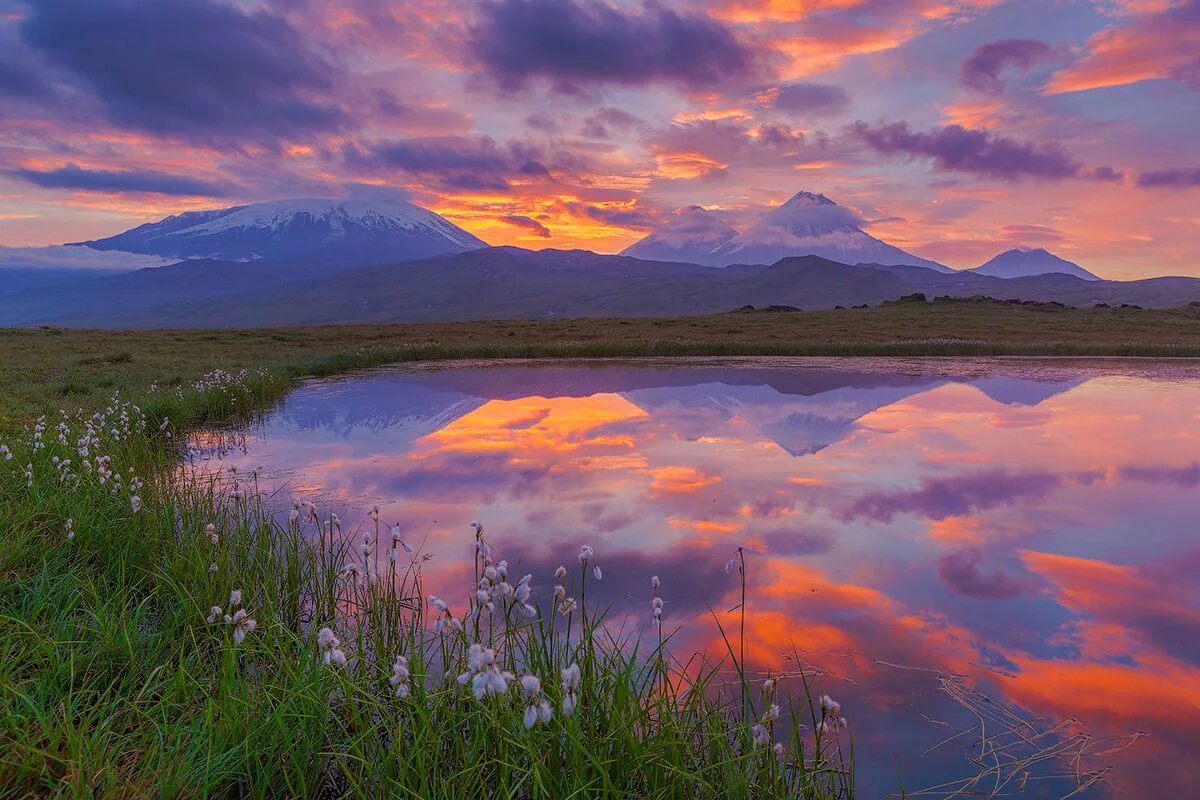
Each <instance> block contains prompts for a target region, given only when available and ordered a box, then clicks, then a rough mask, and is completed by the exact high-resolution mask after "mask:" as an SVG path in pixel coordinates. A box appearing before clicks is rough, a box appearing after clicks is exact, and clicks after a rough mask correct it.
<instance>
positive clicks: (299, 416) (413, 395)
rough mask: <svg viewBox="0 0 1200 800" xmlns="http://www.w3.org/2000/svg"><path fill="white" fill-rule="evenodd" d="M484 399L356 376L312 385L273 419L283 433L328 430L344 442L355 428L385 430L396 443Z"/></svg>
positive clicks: (401, 380) (399, 378)
mask: <svg viewBox="0 0 1200 800" xmlns="http://www.w3.org/2000/svg"><path fill="white" fill-rule="evenodd" d="M485 402H486V400H484V399H482V398H480V397H476V396H472V395H469V394H464V393H462V392H456V391H450V390H442V389H431V388H428V387H425V386H421V385H420V384H417V383H413V382H411V381H409V380H407V379H406V376H403V375H379V376H372V377H355V378H354V379H352V380H342V381H336V382H321V383H314V384H311V385H309V386H306V387H304V388H302V389H299V390H297V391H295V392H293V393H292V394H290V395H288V397H287V399H286V400H285V401H284V404H283V407H282V408H281V409H280V410H279V411H278V412H277V413H276V414H274V415H273V417H272V421H273V423H274V424H277V425H279V426H281V427H283V428H284V429H291V430H298V431H318V430H324V431H329V432H330V434H331V435H332V438H345V437H348V436H350V435H351V433H352V432H353V431H354V430H355V429H365V430H369V431H375V432H381V431H388V432H389V439H391V440H394V441H396V442H398V443H399V442H414V441H416V440H417V439H419V438H421V437H422V436H425V435H426V434H429V433H433V432H434V431H437V430H440V429H442V428H444V427H445V426H446V425H449V424H450V423H452V422H454V421H455V420H456V419H459V418H461V417H463V416H465V415H467V414H470V413H471V412H472V411H474V410H475V409H477V408H479V407H480V406H482V405H483V404H484V403H485Z"/></svg>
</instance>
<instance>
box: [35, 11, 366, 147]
mask: <svg viewBox="0 0 1200 800" xmlns="http://www.w3.org/2000/svg"><path fill="white" fill-rule="evenodd" d="M22 35H23V38H24V40H25V42H26V44H27V45H28V46H29V47H31V48H33V49H35V50H38V51H40V52H41V53H42V54H43V55H44V56H45V57H46V58H47V59H48V60H49V61H50V62H51V63H53V64H54V65H56V66H58V67H60V68H61V69H62V70H63V73H64V75H69V76H70V77H71V79H72V82H74V83H75V84H77V85H78V86H79V87H80V88H83V89H84V90H85V91H86V92H88V93H90V94H91V95H93V96H94V97H95V99H96V101H98V102H99V104H100V106H101V107H102V108H103V110H104V112H105V113H106V115H107V116H108V117H109V118H110V119H111V120H112V121H113V122H115V123H117V124H118V125H122V126H126V127H131V128H137V129H142V130H146V131H150V132H153V133H159V134H169V135H175V136H181V137H185V138H189V139H203V140H220V141H227V140H230V139H235V138H239V137H249V138H251V139H254V140H258V141H263V142H272V141H275V140H277V139H279V138H281V137H286V136H289V135H292V134H296V133H301V132H311V131H332V130H337V129H340V128H344V127H346V126H348V124H349V119H348V117H347V115H346V113H345V112H344V111H343V110H342V109H341V108H340V107H339V106H338V105H337V104H336V103H335V102H333V101H332V100H331V94H332V88H333V87H332V79H331V75H333V74H335V73H336V69H335V68H334V67H333V66H332V65H331V64H329V63H328V62H327V61H325V60H324V59H323V58H321V57H320V56H318V55H316V54H315V53H313V52H312V51H310V50H309V49H308V48H307V47H306V46H305V42H304V40H303V38H302V37H301V36H300V35H299V34H298V33H297V31H296V30H295V29H294V28H292V26H291V25H290V24H289V23H288V22H287V20H285V19H283V18H282V17H278V16H275V15H272V14H270V13H267V12H265V11H254V12H248V11H242V10H240V9H238V8H235V7H233V6H231V5H226V4H224V3H218V2H213V0H88V1H87V2H83V1H82V0H38V2H36V3H34V4H32V7H31V10H30V14H29V17H28V19H27V20H26V21H25V23H24V26H23V28H22Z"/></svg>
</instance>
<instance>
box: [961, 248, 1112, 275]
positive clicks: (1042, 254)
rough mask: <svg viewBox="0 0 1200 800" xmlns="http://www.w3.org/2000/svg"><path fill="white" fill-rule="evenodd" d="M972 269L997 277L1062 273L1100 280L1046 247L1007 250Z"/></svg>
mask: <svg viewBox="0 0 1200 800" xmlns="http://www.w3.org/2000/svg"><path fill="white" fill-rule="evenodd" d="M972 271H973V272H978V273H979V274H980V275H994V276H995V277H997V278H1025V277H1028V276H1030V275H1046V274H1049V273H1062V274H1063V275H1074V276H1075V277H1076V278H1082V279H1083V280H1085V281H1098V280H1100V278H1098V277H1097V276H1095V275H1093V274H1092V273H1090V272H1088V271H1087V270H1086V269H1084V268H1083V267H1081V266H1079V265H1078V264H1075V263H1072V262H1070V261H1067V260H1066V259H1065V258H1059V257H1058V256H1056V255H1054V254H1053V253H1051V252H1049V251H1047V250H1046V249H1045V248H1044V247H1039V248H1036V249H1034V250H1006V251H1005V252H1003V253H1001V254H1000V255H998V256H996V257H994V258H993V259H991V260H990V261H988V262H987V263H985V264H981V265H980V266H978V267H976V268H975V269H974V270H972Z"/></svg>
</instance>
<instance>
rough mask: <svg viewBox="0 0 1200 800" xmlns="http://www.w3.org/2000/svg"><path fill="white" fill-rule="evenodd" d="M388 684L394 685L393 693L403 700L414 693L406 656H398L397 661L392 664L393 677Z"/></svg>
mask: <svg viewBox="0 0 1200 800" xmlns="http://www.w3.org/2000/svg"><path fill="white" fill-rule="evenodd" d="M388 683H390V684H391V685H392V691H393V693H394V694H395V695H396V697H399V698H401V699H404V698H405V697H408V695H409V693H410V692H411V691H412V683H411V681H410V680H409V672H408V658H406V657H405V656H396V660H395V661H394V662H393V663H392V677H390V678H388Z"/></svg>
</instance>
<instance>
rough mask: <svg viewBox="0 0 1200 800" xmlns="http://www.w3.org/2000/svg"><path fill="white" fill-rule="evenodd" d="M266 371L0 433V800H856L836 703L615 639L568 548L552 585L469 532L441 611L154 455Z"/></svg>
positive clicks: (369, 533)
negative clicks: (512, 566) (452, 595)
mask: <svg viewBox="0 0 1200 800" xmlns="http://www.w3.org/2000/svg"><path fill="white" fill-rule="evenodd" d="M395 356H396V353H394V352H393V353H388V352H384V351H381V350H370V351H360V352H359V353H358V354H356V355H352V356H348V357H346V358H340V359H331V360H329V361H326V362H323V363H318V364H313V365H309V366H308V369H309V370H310V371H312V372H317V373H320V372H324V371H335V370H337V369H342V368H345V367H347V366H350V365H353V366H362V365H364V364H366V363H370V362H371V361H372V360H374V359H379V360H381V361H382V360H391V359H393V358H394V357H395ZM291 374H292V370H276V371H264V372H258V373H239V374H228V373H220V372H218V373H213V374H210V375H208V376H206V377H204V378H203V379H201V380H198V381H195V382H193V383H189V384H186V385H179V386H176V387H173V388H169V389H168V388H159V389H158V390H157V391H156V392H154V393H152V394H150V395H149V396H148V397H147V398H145V400H144V402H140V403H136V404H135V403H132V402H128V401H123V400H122V399H121V398H119V397H114V398H112V400H111V401H110V402H109V403H108V404H107V405H106V406H105V407H104V408H103V409H101V410H99V411H97V412H96V413H95V414H94V415H91V416H86V415H83V414H80V415H68V414H66V413H65V412H63V413H59V414H57V415H55V416H52V417H47V418H42V419H39V420H38V421H37V422H36V423H35V424H34V425H33V427H32V429H31V430H28V431H26V432H25V433H24V434H23V435H21V436H18V437H16V438H9V440H8V441H6V443H5V444H4V448H5V449H3V450H0V496H2V497H3V498H4V501H5V514H4V515H3V517H2V518H0V574H3V576H4V580H3V583H2V584H0V787H2V788H0V793H3V794H5V795H9V796H102V797H143V796H168V797H186V796H218V797H233V796H264V797H265V796H331V797H375V796H402V797H419V798H443V797H496V798H532V797H553V798H570V797H598V796H605V797H661V798H667V797H714V798H715V797H747V798H749V797H755V798H757V797H763V798H773V797H780V798H782V797H789V798H811V799H812V800H825V799H826V798H844V797H851V796H852V795H853V778H852V764H851V763H850V760H849V759H848V758H847V756H846V754H845V753H844V751H843V750H842V749H841V747H842V745H841V743H842V740H844V739H845V738H846V735H845V733H841V734H840V735H839V734H838V729H839V728H840V727H841V723H840V720H839V719H838V718H837V716H836V713H837V711H836V707H835V706H831V705H830V704H829V703H825V704H824V705H822V704H820V703H816V704H814V703H813V702H812V701H811V695H810V694H809V693H808V684H807V682H806V680H805V678H804V676H800V677H799V678H789V679H787V680H785V681H781V682H780V683H778V684H774V685H772V686H770V687H769V688H760V687H758V686H756V687H750V686H749V684H748V682H747V681H746V679H745V678H744V670H743V669H742V667H741V664H740V661H739V659H738V657H737V656H736V652H737V649H738V648H737V646H735V645H734V643H732V642H730V643H729V652H730V656H729V658H728V659H724V660H721V661H719V662H715V663H713V662H706V661H704V660H702V659H698V658H695V657H692V658H686V659H678V658H675V657H673V656H672V654H671V652H670V637H669V636H667V637H660V638H658V639H657V641H654V642H641V641H637V640H636V639H632V638H630V637H628V636H623V635H620V634H618V633H617V632H614V630H613V629H612V627H611V626H609V625H606V624H605V620H604V615H603V613H602V612H601V611H599V610H597V609H594V608H592V607H591V606H589V604H588V602H587V583H588V582H589V581H590V580H598V579H600V573H599V572H595V573H594V574H593V570H594V569H595V567H594V565H593V563H592V559H593V558H594V556H593V555H592V554H591V553H590V552H588V551H583V552H581V553H580V554H579V558H578V560H576V559H575V558H574V554H569V555H570V556H571V562H570V563H572V564H574V567H573V569H571V570H568V571H566V572H565V573H556V575H555V581H556V583H557V584H558V586H561V587H562V588H561V589H559V588H557V586H556V588H555V590H554V591H553V592H551V591H549V590H548V587H547V586H546V584H547V583H549V576H537V577H536V578H534V577H529V578H525V579H521V580H517V579H516V576H509V575H507V565H505V564H504V562H503V560H502V559H500V558H499V557H498V555H496V554H495V553H494V552H493V549H492V548H496V547H498V546H499V545H502V540H501V541H499V542H494V541H490V539H489V537H488V536H487V535H485V534H484V533H483V531H482V529H481V528H478V527H477V529H476V533H475V546H476V562H475V563H476V567H475V575H474V576H473V577H472V578H471V580H472V581H473V583H472V584H471V585H469V586H464V587H463V590H464V594H465V595H466V598H467V599H465V600H462V599H447V600H445V601H443V600H441V599H438V598H432V597H426V595H425V593H424V591H423V587H422V575H421V566H422V564H423V563H424V556H423V554H422V553H420V552H419V551H418V552H413V553H409V552H408V550H409V548H408V546H407V544H406V543H405V542H403V541H402V540H400V539H399V535H398V533H397V534H396V535H394V536H390V535H389V532H388V531H386V530H380V529H379V527H378V524H377V523H376V524H375V526H374V528H368V529H367V530H366V531H355V532H349V531H347V532H344V533H343V532H342V531H341V530H340V527H341V523H340V521H339V520H338V519H337V517H336V515H335V514H334V513H333V512H332V511H331V510H328V509H326V510H321V509H319V508H318V507H317V506H316V505H315V504H306V505H303V506H301V507H299V508H297V509H296V510H294V511H293V513H292V517H291V519H289V520H288V521H286V522H284V521H283V520H282V519H280V518H279V517H277V516H276V515H275V514H274V513H273V510H272V509H271V508H269V507H268V506H267V505H265V504H264V502H263V501H262V500H261V499H260V496H259V494H258V492H257V485H256V476H253V475H251V476H229V475H223V476H219V475H208V476H205V475H199V474H196V473H190V472H188V471H186V470H184V469H183V468H182V467H180V466H179V464H178V461H177V455H178V449H177V447H176V446H175V444H174V442H175V439H174V437H177V436H179V435H180V434H181V433H182V432H183V431H184V430H186V429H187V428H188V427H190V426H192V425H195V424H200V423H204V422H212V421H217V420H230V419H235V418H238V417H243V416H245V415H247V414H250V413H251V412H253V411H254V410H255V409H259V408H262V407H263V406H264V405H267V404H270V403H271V402H272V401H273V400H274V399H276V398H278V397H279V396H280V395H281V394H282V393H283V392H284V391H285V390H286V387H287V385H288V380H289V377H290V375H291ZM360 534H361V537H360ZM358 542H361V544H358ZM543 578H546V580H545V581H543ZM655 592H657V586H656V587H655ZM650 595H651V591H650V588H649V587H647V600H648V601H649V600H650ZM536 598H543V599H542V600H541V601H540V602H538V600H537V599H536ZM731 673H732V674H734V675H738V676H743V677H742V679H741V680H740V681H736V682H737V683H738V684H739V685H738V686H736V687H735V688H733V689H730V688H729V687H728V686H727V685H725V684H723V683H722V680H723V679H724V678H727V677H728V676H729V675H730V674H731ZM460 676H461V677H460ZM535 678H536V680H535ZM777 702H778V703H779V704H782V705H783V706H785V710H784V711H783V712H780V710H778V709H776V708H773V706H775V704H776V703H777ZM806 718H811V722H812V724H811V725H809V726H803V725H802V724H801V720H803V719H806Z"/></svg>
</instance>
